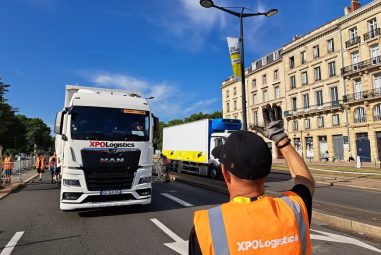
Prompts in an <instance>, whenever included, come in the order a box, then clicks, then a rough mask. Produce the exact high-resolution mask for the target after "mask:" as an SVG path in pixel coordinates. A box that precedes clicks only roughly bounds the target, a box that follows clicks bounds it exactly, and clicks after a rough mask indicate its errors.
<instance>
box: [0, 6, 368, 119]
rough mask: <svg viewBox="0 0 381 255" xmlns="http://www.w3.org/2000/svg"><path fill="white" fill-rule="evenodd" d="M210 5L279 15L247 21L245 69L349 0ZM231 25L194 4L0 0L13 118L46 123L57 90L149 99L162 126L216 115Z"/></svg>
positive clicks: (1, 73)
mask: <svg viewBox="0 0 381 255" xmlns="http://www.w3.org/2000/svg"><path fill="white" fill-rule="evenodd" d="M214 2H215V4H217V5H222V6H245V7H248V8H250V9H253V10H258V11H265V10H268V9H271V8H277V9H279V14H277V15H276V16H274V17H271V18H266V17H255V18H250V19H246V20H245V53H246V54H245V60H246V66H249V64H250V62H252V61H253V60H254V59H257V58H259V57H261V56H263V55H265V54H267V53H269V52H271V51H273V50H275V49H277V48H280V47H281V46H282V45H284V44H286V43H288V42H289V41H290V40H291V38H292V37H293V36H294V35H297V34H298V35H300V34H304V33H306V32H308V31H310V30H312V29H313V28H316V27H319V26H320V25H323V24H324V23H326V22H328V21H330V20H332V19H334V18H336V17H339V16H342V15H343V12H344V11H343V9H344V6H346V5H349V3H350V0H341V1H339V0H308V1H305V0H289V1H280V0H214ZM369 2H370V0H367V1H366V0H362V1H361V3H362V4H363V5H364V4H366V3H369ZM238 21H239V20H238V19H237V18H235V17H232V16H230V15H228V14H226V13H223V12H221V11H219V10H216V9H204V8H202V7H201V6H200V5H199V0H139V1H133V0H107V1H106V0H0V37H1V39H0V77H1V78H2V79H3V81H4V82H6V83H9V84H11V85H12V87H11V91H10V93H9V94H8V99H9V102H10V103H11V104H12V105H13V106H14V107H18V108H19V109H20V111H19V113H20V114H25V115H27V116H28V117H40V118H42V119H43V120H44V121H45V122H46V123H48V124H49V126H52V125H53V122H54V118H55V112H56V111H58V110H59V109H61V108H62V107H63V100H64V86H65V84H80V85H87V86H101V87H111V88H125V89H128V90H130V91H137V92H140V93H143V94H144V95H145V96H147V97H148V96H155V99H154V100H153V101H152V103H153V108H154V111H155V112H156V113H157V115H158V116H159V117H160V118H161V119H162V120H164V121H168V120H171V119H174V118H182V117H185V116H188V115H190V114H192V113H195V112H200V111H203V112H212V111H215V110H221V90H220V86H221V82H222V81H223V80H224V79H226V78H227V77H228V76H229V75H231V73H232V71H231V66H230V60H229V55H228V49H227V43H226V37H227V36H232V37H238V34H239V24H238Z"/></svg>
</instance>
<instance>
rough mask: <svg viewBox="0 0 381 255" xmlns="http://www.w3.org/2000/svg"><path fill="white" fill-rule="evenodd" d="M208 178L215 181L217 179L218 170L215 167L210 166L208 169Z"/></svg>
mask: <svg viewBox="0 0 381 255" xmlns="http://www.w3.org/2000/svg"><path fill="white" fill-rule="evenodd" d="M209 177H210V178H212V179H217V178H218V177H219V172H218V168H217V167H216V166H211V167H210V168H209Z"/></svg>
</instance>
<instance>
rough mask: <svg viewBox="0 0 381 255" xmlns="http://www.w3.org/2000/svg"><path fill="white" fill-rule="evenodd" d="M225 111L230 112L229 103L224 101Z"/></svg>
mask: <svg viewBox="0 0 381 255" xmlns="http://www.w3.org/2000/svg"><path fill="white" fill-rule="evenodd" d="M226 112H230V104H229V103H226Z"/></svg>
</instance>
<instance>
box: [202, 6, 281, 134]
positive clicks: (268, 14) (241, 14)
mask: <svg viewBox="0 0 381 255" xmlns="http://www.w3.org/2000/svg"><path fill="white" fill-rule="evenodd" d="M200 5H201V6H202V7H205V8H211V7H214V8H216V9H219V10H221V11H224V12H227V13H229V14H231V15H233V16H236V17H238V18H239V21H240V23H239V24H240V29H239V31H240V33H239V42H240V48H241V52H240V53H241V76H242V77H241V90H242V129H243V130H247V113H246V86H245V51H244V48H243V46H244V45H243V18H247V17H253V16H261V15H263V16H266V17H271V16H273V15H275V14H277V13H278V10H277V9H271V10H269V11H268V12H255V13H244V11H245V9H246V8H245V7H240V8H241V12H235V11H232V10H229V9H227V8H224V7H221V6H217V5H215V4H214V3H213V1H212V0H200Z"/></svg>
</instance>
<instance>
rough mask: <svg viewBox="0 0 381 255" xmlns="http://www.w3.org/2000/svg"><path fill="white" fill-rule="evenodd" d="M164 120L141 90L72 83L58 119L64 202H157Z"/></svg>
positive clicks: (77, 205)
mask: <svg viewBox="0 0 381 255" xmlns="http://www.w3.org/2000/svg"><path fill="white" fill-rule="evenodd" d="M158 125H159V120H158V119H157V118H156V117H155V116H154V115H153V113H152V112H151V109H150V105H149V103H148V101H147V99H145V98H143V97H141V96H139V95H137V94H131V93H128V92H126V91H123V90H111V89H102V88H93V87H82V86H70V85H68V86H66V95H65V106H64V109H63V110H62V111H60V112H58V113H57V116H56V124H55V133H56V135H57V136H56V152H57V157H58V160H59V162H60V163H61V168H62V182H61V193H60V208H61V209H62V210H73V209H82V208H95V207H109V206H123V205H132V204H149V203H151V188H152V187H151V175H152V165H153V160H152V158H153V150H154V148H153V139H154V138H155V137H157V136H158V135H159V134H158V130H159V127H158Z"/></svg>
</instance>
